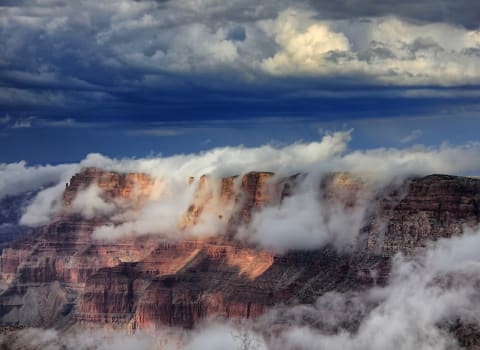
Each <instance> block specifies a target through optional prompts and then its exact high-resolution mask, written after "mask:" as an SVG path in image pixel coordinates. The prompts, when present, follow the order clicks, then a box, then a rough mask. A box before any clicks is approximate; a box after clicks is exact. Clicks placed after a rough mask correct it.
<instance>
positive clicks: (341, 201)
mask: <svg viewBox="0 0 480 350" xmlns="http://www.w3.org/2000/svg"><path fill="white" fill-rule="evenodd" d="M305 176H306V175H305V174H295V175H292V176H289V177H285V178H278V177H276V176H275V174H273V173H270V172H249V173H246V174H243V175H241V176H229V177H225V178H213V177H211V176H207V175H204V176H202V177H200V178H198V179H196V178H193V177H192V178H190V179H185V182H186V183H188V186H193V187H192V192H193V199H192V202H191V204H190V205H189V206H188V208H187V209H186V211H185V213H184V214H183V215H182V218H181V220H180V222H179V223H178V232H186V233H187V234H185V235H179V237H177V238H175V237H172V235H171V234H170V235H164V234H162V232H151V233H150V234H142V235H133V234H132V235H131V236H122V237H120V238H118V239H115V240H108V239H98V238H96V237H95V235H94V232H95V230H96V229H97V228H98V227H101V226H103V225H112V221H111V216H112V215H113V214H112V212H113V213H115V214H118V213H119V212H120V213H125V212H127V213H129V212H135V211H136V210H139V209H140V208H142V207H144V206H145V205H147V203H148V201H149V200H150V199H149V198H150V196H151V194H152V193H153V192H154V191H156V188H157V187H158V183H156V182H155V180H154V179H153V178H151V177H150V176H149V175H146V174H142V173H118V172H113V171H106V170H102V169H98V168H85V169H83V170H82V171H81V172H80V173H78V174H76V175H75V176H73V177H72V178H71V180H70V182H69V183H68V184H67V185H66V187H65V191H64V193H63V196H62V198H61V200H62V204H63V205H62V207H63V210H62V211H61V212H59V213H58V215H56V216H55V217H53V218H52V221H51V222H50V223H49V224H47V225H44V226H41V227H38V228H35V229H33V230H32V232H29V233H28V234H27V235H24V236H21V237H19V238H17V239H16V240H14V241H13V242H10V243H8V244H6V246H5V247H4V249H3V252H2V255H1V257H0V277H1V294H0V323H1V324H3V325H21V326H26V327H43V328H52V327H53V328H58V329H67V328H69V327H72V326H79V327H83V328H95V327H103V328H107V329H122V330H129V331H133V330H136V329H146V328H160V327H164V326H175V327H183V328H187V329H190V328H193V327H195V325H196V324H198V323H199V322H200V321H202V320H205V319H224V318H227V319H237V318H239V319H250V318H253V319H254V318H257V317H259V316H261V315H262V314H264V313H265V312H267V311H268V310H270V309H271V308H272V307H274V306H276V305H290V304H292V305H293V304H309V303H313V302H314V301H315V300H316V299H317V298H318V297H319V296H321V295H324V294H325V293H327V292H331V291H337V292H347V291H358V290H362V289H366V288H369V287H371V286H373V285H384V284H385V283H386V282H387V280H388V277H389V274H390V266H391V264H392V258H393V257H394V256H395V254H397V253H399V252H401V253H403V254H406V255H412V254H415V252H416V251H417V250H419V249H420V250H421V249H423V248H424V247H426V246H427V245H428V244H429V242H432V241H436V240H438V239H440V238H449V237H452V236H458V235H461V234H462V232H463V231H464V230H465V228H468V227H471V228H473V229H475V228H476V227H477V226H478V223H479V221H480V179H475V178H469V177H457V176H449V175H430V176H425V177H412V178H408V179H406V180H403V181H401V182H400V183H396V184H388V185H386V186H383V187H381V188H380V189H376V190H371V189H369V185H368V183H367V182H365V181H364V180H363V179H362V178H361V177H358V176H354V175H352V174H349V173H331V174H327V175H324V176H323V177H322V178H321V179H319V183H318V190H319V191H318V196H319V197H318V200H319V201H322V202H323V203H324V207H325V208H327V209H328V208H338V207H340V208H341V213H342V215H344V216H345V217H348V216H352V215H353V213H354V211H356V210H357V208H358V206H359V205H362V206H364V205H365V203H368V206H367V208H366V209H365V210H364V211H363V212H361V213H362V220H361V223H362V226H361V228H360V230H359V234H358V236H357V237H356V238H355V241H354V243H353V246H352V245H351V246H347V247H344V249H338V247H335V246H332V245H329V244H327V245H325V246H323V247H320V248H314V249H303V250H288V251H286V252H282V253H279V252H276V251H274V250H271V249H265V248H262V247H260V246H258V244H255V242H252V241H249V240H245V239H242V238H241V237H240V236H239V235H238V234H237V229H238V228H239V227H248V225H249V223H251V222H252V220H254V217H255V215H257V213H259V212H261V211H262V210H263V209H264V208H267V207H269V206H274V205H281V203H282V202H283V201H285V200H286V199H287V198H289V197H290V196H293V195H294V193H295V190H296V188H297V187H298V186H299V184H300V183H301V181H302V180H303V178H304V177H305ZM91 186H95V188H96V189H97V190H98V193H99V196H100V197H101V199H102V201H103V202H102V203H107V204H109V206H108V208H109V210H108V211H107V212H105V211H98V212H95V213H93V214H92V213H90V214H88V215H85V213H81V212H79V211H76V210H75V208H76V206H78V203H77V202H76V199H77V198H78V197H79V196H80V195H81V193H83V192H84V191H86V190H88V189H89V188H91ZM318 215H319V216H322V215H323V217H322V220H325V221H328V220H331V216H330V215H329V212H328V210H326V211H324V212H323V213H318ZM332 215H333V214H332ZM211 220H215V224H216V225H217V226H215V227H219V230H221V232H218V233H216V232H213V233H212V234H209V235H195V234H188V233H191V232H193V233H195V231H194V229H195V227H196V226H199V225H201V224H202V223H204V222H210V221H211ZM116 224H120V222H116V223H115V224H113V225H116ZM192 230H193V231H192ZM291 234H292V235H295V232H292V233H291Z"/></svg>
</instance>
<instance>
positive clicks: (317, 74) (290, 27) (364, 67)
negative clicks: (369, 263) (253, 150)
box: [0, 0, 480, 125]
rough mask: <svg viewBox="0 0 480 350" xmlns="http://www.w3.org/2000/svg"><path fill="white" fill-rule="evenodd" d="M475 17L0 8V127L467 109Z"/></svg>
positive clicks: (344, 10) (321, 8)
mask: <svg viewBox="0 0 480 350" xmlns="http://www.w3.org/2000/svg"><path fill="white" fill-rule="evenodd" d="M479 7H480V3H477V2H473V1H472V2H467V1H449V0H444V1H433V0H432V1H423V2H418V1H416V2H413V1H410V0H407V1H403V2H402V3H401V4H397V3H394V2H393V1H390V0H387V1H360V0H351V1H347V0H341V1H307V0H305V1H295V2H294V1H288V0H280V1H278V0H276V1H274V0H264V1H262V2H261V3H260V4H259V3H258V1H256V0H255V1H254V0H231V1H217V0H203V1H193V0H175V1H173V0H172V1H153V0H141V1H140V0H138V1H133V0H115V1H114V0H86V1H82V2H72V1H65V0H25V1H21V2H20V1H10V0H4V1H2V2H1V3H0V116H5V115H10V116H12V118H16V119H18V120H28V118H30V117H31V116H35V118H40V119H42V120H47V119H49V118H53V119H57V120H59V121H62V120H66V119H67V118H76V119H77V120H78V122H79V123H81V122H85V121H88V122H95V121H97V120H99V119H104V120H106V121H108V120H111V119H121V120H127V121H128V120H139V119H140V120H147V121H148V120H157V119H160V120H178V119H190V120H191V119H205V118H207V119H212V118H213V119H218V118H222V117H223V118H225V119H229V118H239V117H258V116H277V115H303V116H305V115H315V116H319V117H324V118H330V117H331V116H332V115H343V114H348V113H349V112H351V110H349V109H350V108H352V109H353V110H355V111H356V113H357V114H358V115H359V116H362V115H368V116H372V114H374V115H380V114H383V115H390V114H395V113H404V112H405V113H423V112H424V111H425V110H428V111H429V112H432V111H436V110H441V109H442V108H444V107H445V106H446V105H450V106H451V105H453V106H464V105H469V104H475V103H476V102H475V101H477V98H478V94H476V93H475V92H472V91H475V90H474V89H475V87H476V86H478V85H479V84H480V68H478V67H480V65H479V64H478V63H479V61H480V57H479V55H478V50H480V32H478V31H469V30H467V29H465V28H470V29H471V28H475V23H476V22H479V21H477V19H478V14H479V13H480V8H479ZM385 15H393V16H394V17H392V18H390V17H381V16H385ZM397 17H398V18H399V19H398V18H397ZM346 20H347V21H346ZM426 22H432V23H431V24H429V25H424V24H425V23H426ZM434 22H435V23H434ZM450 24H455V25H458V27H452V26H451V25H450ZM467 85H468V86H470V87H473V90H469V89H470V88H469V89H466V88H464V87H465V86H467ZM386 86H388V88H386ZM444 86H448V87H449V89H447V90H445V89H443V87H444ZM441 87H442V88H441ZM459 89H460V90H459ZM419 97H422V101H420V100H419V99H418V98H419ZM341 98H344V99H348V100H346V101H345V100H343V101H342V100H340V99H341ZM452 100H454V101H452ZM477 103H478V102H477ZM44 125H47V124H44Z"/></svg>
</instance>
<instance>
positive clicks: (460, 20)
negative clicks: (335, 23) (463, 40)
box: [310, 0, 480, 29]
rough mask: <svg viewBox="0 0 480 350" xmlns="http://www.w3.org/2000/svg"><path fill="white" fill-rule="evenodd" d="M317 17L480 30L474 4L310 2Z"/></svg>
mask: <svg viewBox="0 0 480 350" xmlns="http://www.w3.org/2000/svg"><path fill="white" fill-rule="evenodd" d="M310 3H311V4H312V5H313V6H314V7H315V8H316V9H318V16H319V17H321V18H326V19H335V18H336V19H352V18H357V17H377V16H385V15H393V16H399V17H403V18H406V19H410V20H416V21H425V22H447V23H452V24H455V25H460V26H464V27H467V28H470V29H474V28H478V27H479V26H480V2H478V1H476V0H403V1H397V0H337V1H329V0H310Z"/></svg>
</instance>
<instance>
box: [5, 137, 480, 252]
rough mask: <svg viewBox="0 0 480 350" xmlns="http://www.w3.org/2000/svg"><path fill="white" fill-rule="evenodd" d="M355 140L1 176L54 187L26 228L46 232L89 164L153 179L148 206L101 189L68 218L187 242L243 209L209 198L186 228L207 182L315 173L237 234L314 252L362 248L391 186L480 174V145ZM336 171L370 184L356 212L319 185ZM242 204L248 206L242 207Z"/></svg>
mask: <svg viewBox="0 0 480 350" xmlns="http://www.w3.org/2000/svg"><path fill="white" fill-rule="evenodd" d="M350 140H351V131H344V132H335V133H327V134H326V135H324V136H323V138H322V139H321V140H320V141H318V142H312V143H295V144H292V145H287V146H283V147H274V146H272V145H265V146H261V147H256V148H247V147H242V146H240V147H225V148H214V149H211V150H209V151H205V152H202V153H199V154H187V155H177V156H172V157H160V156H159V157H151V158H141V159H111V158H107V157H105V156H102V155H99V154H90V155H89V156H87V157H86V158H85V159H84V160H82V161H81V162H80V163H78V164H64V165H57V166H43V167H28V166H26V165H25V164H23V163H20V165H19V164H5V165H3V166H2V168H1V172H0V178H1V179H5V180H4V183H6V184H8V185H4V187H3V188H4V190H3V191H4V195H6V194H8V193H11V191H12V190H11V189H12V188H14V189H15V191H21V190H23V191H26V190H29V189H34V188H39V187H40V188H41V186H44V185H45V184H50V185H52V186H51V187H48V188H46V189H44V190H42V191H40V192H39V193H38V195H37V196H36V197H35V198H34V200H33V201H32V202H31V204H30V205H29V206H28V207H27V208H26V211H25V212H24V214H23V216H22V218H21V220H20V223H21V224H24V225H29V226H38V225H43V224H46V223H48V222H49V221H51V220H52V219H54V218H55V216H56V215H58V214H59V213H61V212H62V210H64V208H63V207H62V200H61V195H62V193H63V191H64V189H65V184H66V183H67V182H68V181H69V178H70V176H71V175H73V174H74V173H75V172H77V171H78V170H79V169H81V168H82V167H92V166H93V167H98V168H101V169H104V170H113V171H118V172H142V173H146V174H148V175H150V176H151V177H152V179H153V187H152V190H151V191H150V193H149V195H148V198H146V200H145V202H144V204H143V206H142V207H141V208H132V207H131V206H128V205H127V206H126V205H124V203H119V202H118V203H117V202H114V203H112V202H109V201H108V200H106V199H105V198H104V197H103V195H102V193H101V191H99V189H98V188H96V187H95V186H93V187H89V188H86V189H83V190H82V191H80V193H79V195H78V196H77V198H76V199H75V200H74V202H73V204H72V206H71V208H70V209H69V211H70V212H71V211H74V212H78V213H80V214H82V215H83V216H84V217H85V218H92V217H93V216H103V217H105V218H108V221H109V224H108V225H106V226H101V227H98V228H97V229H96V231H95V233H94V236H95V237H96V238H99V239H118V238H122V237H129V236H136V235H145V234H162V235H165V236H166V237H170V238H173V239H179V238H182V237H188V236H196V237H199V236H200V237H205V236H211V235H216V234H219V233H220V234H221V233H223V232H225V229H226V228H227V224H228V216H229V213H231V212H232V210H235V207H232V208H230V207H228V208H227V207H225V205H224V204H222V203H221V202H216V200H210V202H209V204H206V206H207V209H208V210H205V213H204V214H202V215H201V216H200V219H199V221H198V222H197V223H198V225H194V226H189V227H186V226H182V222H183V221H184V220H185V215H186V213H187V212H188V210H189V207H190V206H191V205H192V204H195V203H196V202H198V203H199V204H200V205H203V204H202V201H203V202H205V201H206V200H207V199H208V198H202V197H205V196H207V197H208V193H207V192H205V193H203V194H201V193H200V194H199V193H198V192H196V189H197V187H198V186H199V184H200V181H201V180H200V177H201V175H204V174H208V175H209V176H210V178H211V179H212V180H213V183H217V184H218V186H219V179H220V178H223V177H228V176H232V175H240V177H238V178H237V179H236V180H234V186H236V187H238V186H240V180H241V175H243V174H245V173H248V172H249V171H270V172H274V173H275V176H274V177H273V178H272V179H271V180H269V183H270V185H268V186H267V188H268V187H269V186H272V185H273V184H274V183H276V182H278V181H282V179H285V178H287V177H289V176H291V175H293V174H296V173H303V174H308V175H306V176H303V177H301V181H298V184H297V186H295V188H294V190H293V191H292V194H291V196H290V197H287V198H285V199H284V200H283V201H282V202H279V201H271V203H270V204H269V205H267V206H266V207H263V208H262V209H261V210H259V211H257V212H254V213H253V216H252V219H251V222H250V224H248V225H244V226H243V227H242V228H241V229H240V231H239V232H238V237H239V238H242V239H245V240H248V241H250V242H252V243H255V244H258V245H260V246H262V247H265V248H268V249H274V250H277V251H280V252H282V251H285V250H288V249H305V248H307V249H309V248H310V249H313V248H318V247H321V246H323V245H325V244H334V245H335V246H337V247H338V248H344V247H348V246H352V245H354V244H355V242H356V239H357V237H358V232H359V230H360V228H361V227H362V225H363V224H364V221H363V220H364V217H365V212H366V210H367V209H368V208H369V206H370V202H371V196H372V195H373V194H374V193H376V191H378V190H380V189H381V188H382V187H383V186H385V185H388V184H391V183H392V182H394V183H397V184H401V183H402V182H403V180H404V179H405V178H407V177H409V176H422V175H428V174H432V173H446V174H454V175H455V174H458V175H468V174H478V173H479V172H480V169H479V166H478V164H480V145H479V144H478V143H467V144H465V145H459V146H453V145H448V144H443V145H441V146H440V147H425V146H421V145H416V146H413V147H407V148H389V149H386V148H374V149H367V150H351V149H349V142H350ZM333 172H346V173H351V174H354V175H355V176H358V177H359V178H360V179H362V180H361V181H360V180H358V181H360V182H362V181H365V183H366V185H367V186H364V187H365V189H364V190H362V191H360V192H361V195H358V196H357V197H356V198H354V200H353V202H352V203H351V205H349V206H345V205H344V203H343V202H348V201H352V199H351V198H343V199H342V196H344V194H342V193H341V192H338V189H333V190H334V192H335V191H336V192H335V196H337V197H338V198H340V200H336V199H335V198H336V197H335V196H334V197H335V198H334V200H332V199H330V200H325V196H330V195H329V193H328V191H330V190H329V189H328V188H323V189H322V188H321V186H320V184H321V183H322V181H323V180H322V179H325V176H327V175H328V174H330V173H333ZM190 176H194V177H195V180H194V183H193V184H192V185H190V184H189V183H188V179H189V177H190ZM348 181H350V180H348ZM355 181H357V180H355ZM215 186H217V185H214V186H213V187H214V188H213V189H212V190H213V191H214V193H216V195H215V196H216V197H218V193H219V191H220V187H218V188H217V187H215ZM361 186H363V185H361ZM334 187H335V186H334ZM337 187H338V186H337ZM338 188H341V186H340V187H338ZM367 188H368V190H367ZM8 191H10V192H8ZM195 196H196V197H195ZM199 196H200V197H199ZM215 196H214V197H215ZM216 197H215V198H216ZM330 197H331V196H330ZM342 201H343V202H342ZM238 205H241V203H240V204H235V206H238ZM187 226H188V225H187ZM293 231H294V232H296V235H295V236H294V235H292V232H293Z"/></svg>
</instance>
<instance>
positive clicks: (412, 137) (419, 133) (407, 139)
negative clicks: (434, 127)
mask: <svg viewBox="0 0 480 350" xmlns="http://www.w3.org/2000/svg"><path fill="white" fill-rule="evenodd" d="M422 135H423V132H422V130H420V129H415V130H412V131H411V132H410V134H408V135H406V136H405V137H402V138H401V139H400V143H410V142H412V141H415V140H417V139H419V138H420V137H421V136H422Z"/></svg>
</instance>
